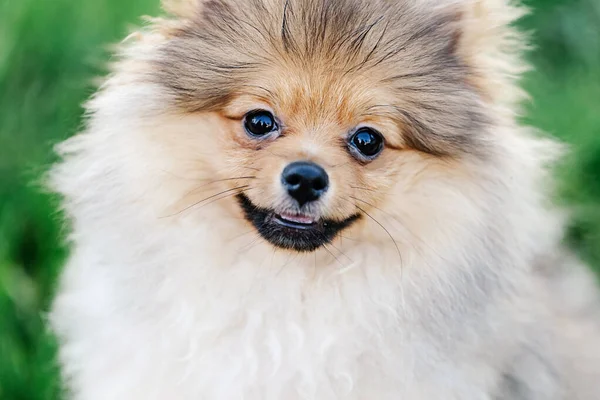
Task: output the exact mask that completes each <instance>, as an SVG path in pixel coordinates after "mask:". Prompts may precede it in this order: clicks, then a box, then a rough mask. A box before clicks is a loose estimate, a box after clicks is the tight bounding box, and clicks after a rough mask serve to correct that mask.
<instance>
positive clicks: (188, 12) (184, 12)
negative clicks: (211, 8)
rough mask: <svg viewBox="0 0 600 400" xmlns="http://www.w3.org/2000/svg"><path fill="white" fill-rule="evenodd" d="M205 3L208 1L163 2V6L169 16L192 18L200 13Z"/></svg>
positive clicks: (182, 0)
mask: <svg viewBox="0 0 600 400" xmlns="http://www.w3.org/2000/svg"><path fill="white" fill-rule="evenodd" d="M205 1H207V0H162V6H163V9H164V10H165V11H166V12H167V13H169V14H172V15H175V16H177V17H181V18H191V17H193V16H194V15H196V14H197V13H198V12H200V9H201V8H202V5H203V3H204V2H205Z"/></svg>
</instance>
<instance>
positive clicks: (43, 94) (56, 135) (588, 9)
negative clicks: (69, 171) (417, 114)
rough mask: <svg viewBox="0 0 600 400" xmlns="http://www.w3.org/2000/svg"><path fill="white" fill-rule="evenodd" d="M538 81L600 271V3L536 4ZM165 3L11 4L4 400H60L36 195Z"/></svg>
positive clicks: (2, 19)
mask: <svg viewBox="0 0 600 400" xmlns="http://www.w3.org/2000/svg"><path fill="white" fill-rule="evenodd" d="M526 4H528V5H529V6H531V7H532V8H533V9H534V10H535V11H534V12H533V13H532V15H530V16H529V17H527V18H525V19H524V20H523V22H522V24H523V26H524V28H525V29H527V30H534V31H535V33H534V34H533V42H534V45H535V46H536V47H535V49H534V50H533V51H532V53H531V55H530V57H531V60H532V61H533V63H534V64H535V66H536V71H535V72H533V73H531V74H529V75H528V77H527V78H526V81H525V86H526V87H527V89H528V90H529V91H530V93H531V94H532V101H531V102H529V103H527V104H526V110H527V113H526V115H525V116H524V119H525V121H526V122H527V123H529V124H532V125H534V126H536V127H539V128H541V129H542V130H544V131H546V132H548V133H550V134H552V135H555V136H556V137H558V138H560V139H562V140H564V141H566V142H568V143H570V144H571V145H572V149H573V151H572V153H571V154H570V155H569V156H568V157H567V159H566V161H565V162H564V164H563V165H561V167H560V168H559V169H558V171H557V174H558V176H559V178H560V182H561V195H560V200H561V201H564V202H566V203H568V204H569V205H571V206H573V209H574V213H573V222H572V224H571V228H570V231H569V235H568V241H569V243H570V244H571V245H572V246H573V247H574V248H575V249H576V250H577V251H578V252H579V253H580V254H581V255H582V257H583V258H585V259H586V260H587V261H589V262H590V263H591V265H593V266H594V267H595V268H596V269H599V270H600V0H529V1H526ZM158 9H159V5H158V0H129V1H120V0H80V1H73V0H42V1H40V0H37V1H34V0H0V399H5V400H42V399H43V400H48V399H58V398H61V396H60V385H59V381H58V371H57V368H56V365H55V360H54V358H55V350H56V346H55V343H54V341H53V339H52V337H51V336H50V335H48V334H47V333H46V332H45V328H44V312H45V311H46V310H47V308H48V304H49V299H50V298H51V296H52V292H53V288H54V285H55V282H56V278H57V275H58V273H59V271H60V267H61V263H62V262H63V260H64V257H65V254H66V250H65V246H64V244H63V242H62V239H61V238H62V237H63V236H64V235H63V234H64V232H63V228H62V223H61V219H60V216H59V215H58V214H57V212H56V207H55V206H56V202H55V199H53V198H52V196H49V195H47V194H43V193H41V192H40V191H39V189H38V187H37V180H38V178H39V176H40V174H41V173H42V172H43V171H44V170H45V168H47V165H48V164H49V163H51V162H52V161H53V160H54V155H53V154H52V152H51V147H52V145H53V144H54V143H56V142H58V141H60V140H62V139H64V138H66V137H68V136H70V135H72V134H73V133H75V132H76V131H77V129H78V128H79V126H80V123H81V113H82V109H81V107H80V104H81V103H82V101H84V100H85V99H86V98H87V97H88V96H89V95H90V94H91V93H92V92H93V89H94V88H93V86H92V84H91V82H92V79H93V78H94V77H96V76H97V75H100V74H102V73H103V72H105V71H104V70H103V64H104V63H105V61H107V60H108V57H109V53H108V52H107V51H106V49H107V47H106V45H107V44H110V43H112V42H115V41H117V40H119V39H120V38H122V37H123V36H124V35H126V34H127V32H128V31H129V24H138V23H139V21H140V20H139V18H138V17H139V16H140V15H143V14H155V13H156V12H157V11H158Z"/></svg>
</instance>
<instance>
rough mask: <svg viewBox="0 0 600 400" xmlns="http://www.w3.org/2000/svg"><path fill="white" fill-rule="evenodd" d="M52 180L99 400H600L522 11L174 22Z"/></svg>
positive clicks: (105, 103)
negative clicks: (540, 130) (528, 105)
mask: <svg viewBox="0 0 600 400" xmlns="http://www.w3.org/2000/svg"><path fill="white" fill-rule="evenodd" d="M164 6H165V9H166V10H167V15H166V16H165V17H163V18H161V19H154V20H151V21H150V23H149V26H148V27H147V28H146V29H144V30H141V31H140V32H137V33H135V34H133V35H131V36H130V37H129V38H128V39H127V40H126V41H125V42H124V44H123V46H122V47H121V52H120V56H119V58H118V61H117V62H116V63H115V65H114V68H113V73H112V75H111V76H110V77H109V78H108V79H107V81H106V83H105V84H104V85H103V86H102V88H101V90H100V91H99V92H98V93H97V95H95V96H94V97H93V98H92V100H91V101H90V102H89V104H88V111H89V113H88V115H89V118H88V122H87V128H86V129H85V131H84V132H83V133H82V134H79V135H77V136H75V137H74V138H72V139H70V140H67V141H66V142H65V143H63V144H62V145H61V146H60V148H59V151H60V153H61V155H62V157H63V161H62V162H61V163H60V164H58V165H57V166H56V167H55V168H54V169H53V170H52V173H51V182H52V187H53V188H54V190H56V191H57V192H59V193H60V194H62V196H64V208H65V210H66V212H67V215H68V216H69V219H70V221H71V224H72V234H71V236H70V240H71V243H72V247H73V251H72V255H71V258H70V261H69V263H68V266H67V268H66V270H65V272H64V276H63V280H62V284H61V287H60V290H59V293H58V296H57V299H56V301H55V304H54V308H53V312H52V315H51V321H52V325H53V328H54V330H55V332H56V333H57V335H58V337H59V339H60V341H61V352H60V359H61V363H62V367H63V371H64V376H65V382H66V386H67V391H68V393H69V395H70V396H71V397H70V398H73V399H78V400H137V399H140V400H141V399H144V400H152V399H157V400H165V399H169V400H198V399H208V400H212V399H223V400H235V399H245V400H265V399H267V400H268V399H273V400H275V399H277V400H296V399H318V400H327V399H361V400H367V399H369V400H375V399H377V400H385V399H395V400H397V399H404V400H424V399H427V400H431V399H450V400H475V399H477V400H485V399H489V400H498V399H504V400H518V399H522V400H554V399H562V400H567V399H568V400H575V399H583V400H594V399H595V400H597V399H600V391H599V390H598V387H599V385H598V382H599V381H600V340H598V338H599V337H600V335H599V325H600V324H598V321H600V317H599V316H598V313H599V310H600V307H599V305H600V302H599V301H598V295H597V292H596V288H595V284H594V279H593V278H592V277H591V276H590V275H589V274H588V272H587V270H586V268H584V267H582V266H580V265H579V263H578V262H577V261H576V260H574V259H573V258H572V257H571V256H570V255H569V254H568V253H567V252H566V251H564V250H562V249H561V245H560V241H561V237H562V231H563V228H562V220H563V215H562V214H563V213H562V212H561V211H560V210H559V209H557V208H555V207H553V206H552V205H551V203H550V202H549V196H550V195H551V188H552V183H551V180H550V178H549V173H548V171H549V167H550V166H551V164H552V162H553V160H554V159H555V158H556V156H557V155H558V154H559V153H560V151H559V149H558V146H556V145H554V144H553V143H551V142H549V141H547V140H543V139H540V138H536V137H535V135H534V134H532V133H531V132H530V130H529V129H527V128H525V127H522V126H520V125H519V124H518V122H517V114H518V110H519V107H518V104H519V102H520V100H522V99H523V98H524V94H523V92H522V91H521V90H520V89H519V85H518V77H519V75H520V74H521V73H522V72H523V71H524V70H525V69H526V68H525V67H526V66H525V64H524V63H523V62H522V60H521V58H520V57H521V52H522V50H523V49H524V48H525V45H524V41H523V40H522V36H521V35H520V34H519V32H518V31H517V30H516V29H515V28H514V26H513V22H514V21H515V20H516V19H518V18H519V17H520V16H521V15H522V9H521V8H520V7H518V6H516V5H513V4H511V3H510V2H509V1H508V0H179V1H175V0H171V1H166V2H165V4H164Z"/></svg>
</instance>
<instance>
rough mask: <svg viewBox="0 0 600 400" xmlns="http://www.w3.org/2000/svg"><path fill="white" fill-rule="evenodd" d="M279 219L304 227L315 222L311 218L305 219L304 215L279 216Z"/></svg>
mask: <svg viewBox="0 0 600 400" xmlns="http://www.w3.org/2000/svg"><path fill="white" fill-rule="evenodd" d="M281 218H283V219H285V220H287V221H290V222H296V223H298V224H305V225H310V224H312V223H313V222H315V220H314V219H312V218H311V217H306V216H304V215H293V214H286V213H284V214H281Z"/></svg>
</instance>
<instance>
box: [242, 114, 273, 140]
mask: <svg viewBox="0 0 600 400" xmlns="http://www.w3.org/2000/svg"><path fill="white" fill-rule="evenodd" d="M244 128H246V132H248V134H249V135H250V136H252V137H256V138H260V137H263V136H266V135H268V134H270V133H271V132H275V131H277V129H278V127H277V121H275V117H274V116H273V114H271V113H270V112H269V111H265V110H254V111H250V112H249V113H248V114H246V116H245V117H244Z"/></svg>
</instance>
